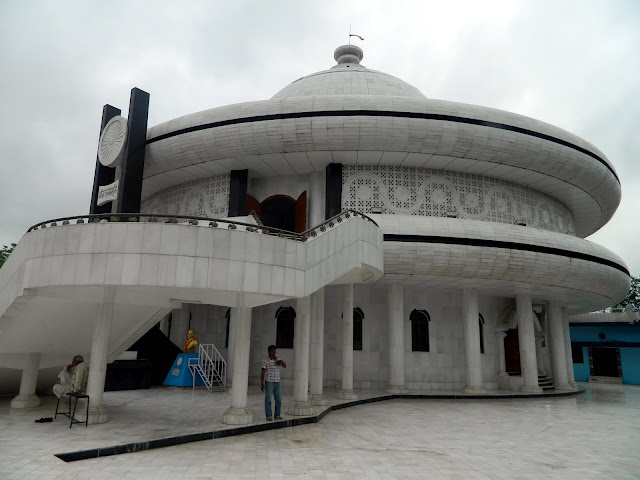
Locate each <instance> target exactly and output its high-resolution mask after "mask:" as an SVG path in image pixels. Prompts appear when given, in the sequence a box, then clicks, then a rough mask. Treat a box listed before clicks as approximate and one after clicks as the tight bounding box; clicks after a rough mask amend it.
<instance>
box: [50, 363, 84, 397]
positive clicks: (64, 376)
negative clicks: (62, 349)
mask: <svg viewBox="0 0 640 480" xmlns="http://www.w3.org/2000/svg"><path fill="white" fill-rule="evenodd" d="M88 377H89V368H88V367H87V364H86V363H84V358H83V357H82V355H76V356H75V357H73V361H72V362H71V363H70V364H69V365H67V366H66V367H65V368H64V370H62V371H61V372H60V374H59V375H58V378H59V379H60V383H57V384H55V385H54V386H53V393H55V394H56V397H58V398H60V397H62V396H63V395H65V394H67V393H85V392H86V390H87V378H88Z"/></svg>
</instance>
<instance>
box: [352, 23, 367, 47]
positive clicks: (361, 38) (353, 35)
mask: <svg viewBox="0 0 640 480" xmlns="http://www.w3.org/2000/svg"><path fill="white" fill-rule="evenodd" d="M351 37H358V38H359V39H360V40H362V41H364V37H361V36H360V35H356V34H355V33H351V24H349V45H351Z"/></svg>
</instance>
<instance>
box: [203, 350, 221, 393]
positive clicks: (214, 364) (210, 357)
mask: <svg viewBox="0 0 640 480" xmlns="http://www.w3.org/2000/svg"><path fill="white" fill-rule="evenodd" d="M198 366H199V367H200V370H201V373H202V374H203V375H204V376H205V377H206V379H205V378H203V380H204V382H205V384H207V388H208V389H209V390H211V388H212V386H213V380H214V379H213V376H215V377H216V379H215V380H217V381H218V382H219V383H220V385H221V386H223V387H224V386H225V385H226V383H227V362H226V360H225V359H224V357H223V356H222V354H221V353H220V351H219V350H218V349H217V348H216V346H215V345H214V344H213V343H205V344H202V343H201V344H200V348H199V349H198Z"/></svg>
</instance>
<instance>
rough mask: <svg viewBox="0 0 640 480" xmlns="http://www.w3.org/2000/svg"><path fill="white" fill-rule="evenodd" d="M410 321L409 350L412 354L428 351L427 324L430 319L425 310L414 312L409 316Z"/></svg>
mask: <svg viewBox="0 0 640 480" xmlns="http://www.w3.org/2000/svg"><path fill="white" fill-rule="evenodd" d="M409 320H411V350H412V351H414V352H428V351H429V322H430V321H431V317H429V314H428V313H427V311H426V310H414V311H412V312H411V315H410V316H409Z"/></svg>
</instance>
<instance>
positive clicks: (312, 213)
mask: <svg viewBox="0 0 640 480" xmlns="http://www.w3.org/2000/svg"><path fill="white" fill-rule="evenodd" d="M325 175H326V174H325V172H324V170H323V171H321V172H313V173H311V174H309V197H308V199H309V225H307V227H308V228H312V227H316V226H318V225H320V224H321V223H322V222H324V220H325V211H324V210H325V198H326V193H325V192H326V187H325V182H326V176H325Z"/></svg>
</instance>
